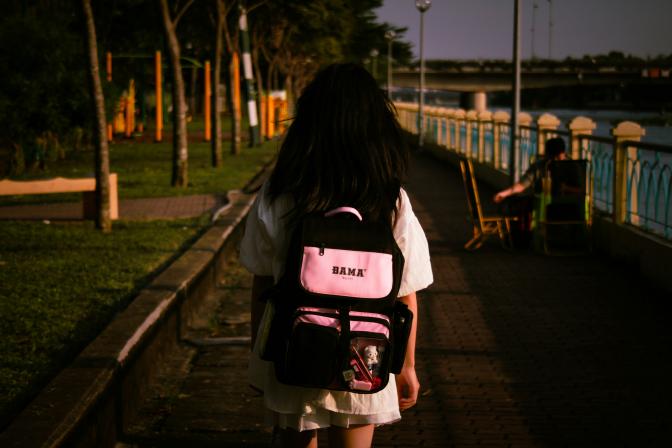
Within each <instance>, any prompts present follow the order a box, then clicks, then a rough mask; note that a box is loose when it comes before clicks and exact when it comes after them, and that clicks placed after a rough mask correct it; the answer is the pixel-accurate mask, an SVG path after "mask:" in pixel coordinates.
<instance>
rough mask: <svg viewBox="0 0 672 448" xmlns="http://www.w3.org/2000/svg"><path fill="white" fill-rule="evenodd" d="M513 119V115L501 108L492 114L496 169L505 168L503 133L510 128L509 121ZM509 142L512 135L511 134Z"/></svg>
mask: <svg viewBox="0 0 672 448" xmlns="http://www.w3.org/2000/svg"><path fill="white" fill-rule="evenodd" d="M510 120H511V115H509V113H508V112H504V111H503V110H499V111H497V112H495V113H494V114H493V115H492V121H493V123H494V124H493V126H494V129H493V134H494V139H493V143H492V163H493V165H494V166H495V169H497V170H499V169H502V168H503V164H502V134H503V133H504V131H505V130H506V129H507V128H508V125H509V121H510ZM509 142H511V140H510V136H509Z"/></svg>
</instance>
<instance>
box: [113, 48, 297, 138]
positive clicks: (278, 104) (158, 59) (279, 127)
mask: <svg viewBox="0 0 672 448" xmlns="http://www.w3.org/2000/svg"><path fill="white" fill-rule="evenodd" d="M113 59H135V60H138V59H140V60H142V59H153V71H154V73H153V77H152V78H153V84H154V98H151V97H150V98H148V92H149V90H150V89H149V88H148V85H150V84H151V81H149V79H150V78H149V77H148V76H145V69H146V67H145V66H146V65H147V64H144V65H142V70H141V73H140V74H139V77H140V78H141V81H140V83H139V85H138V83H136V77H138V74H127V78H128V84H127V87H125V88H124V90H123V91H122V92H121V93H120V94H119V95H118V97H117V98H108V101H114V102H115V107H114V109H113V112H112V114H111V121H110V122H109V123H108V125H107V138H108V141H110V142H111V141H113V139H114V138H115V136H123V137H124V138H133V137H134V136H142V135H143V134H144V132H145V130H146V129H147V127H148V126H147V124H148V121H149V117H148V116H147V114H146V111H147V110H148V109H151V108H153V109H154V114H153V118H154V120H153V121H154V141H155V142H157V143H158V142H161V141H163V130H164V117H165V114H166V112H167V104H166V100H165V99H164V94H163V92H164V76H163V70H164V66H163V60H162V55H161V52H160V51H156V52H155V54H154V55H153V56H150V55H118V56H113V55H112V53H111V52H107V53H106V58H105V61H106V64H105V67H106V80H107V82H108V83H110V84H111V83H112V82H113V76H112V69H113V64H112V63H113ZM182 59H183V60H184V61H185V62H187V63H188V64H189V65H191V67H193V68H196V69H198V70H203V73H202V75H201V79H202V80H203V108H202V113H203V121H204V128H203V140H204V141H206V142H209V141H211V139H212V118H213V117H212V94H213V92H212V91H213V80H212V70H211V64H210V61H209V60H206V61H204V63H203V64H201V63H200V62H198V61H197V60H194V59H191V58H182ZM232 59H233V62H234V71H233V76H234V90H233V92H231V97H232V103H233V104H232V106H233V110H234V111H238V113H239V114H240V112H241V111H242V109H241V105H242V104H241V103H242V99H241V91H240V88H241V79H240V58H239V57H238V54H237V53H234V54H233V56H232ZM215 88H217V86H215ZM157 105H159V107H157ZM249 107H252V106H250V105H249V102H248V108H249ZM258 107H259V109H260V117H261V120H260V121H261V134H262V135H263V137H264V138H265V139H268V140H270V139H273V138H275V137H277V136H279V135H282V133H283V132H284V131H285V130H286V128H287V121H288V110H289V107H288V103H287V99H286V94H285V92H284V91H273V92H270V93H266V92H262V94H261V95H260V98H259V104H258ZM190 112H191V115H192V116H193V115H194V111H190ZM252 113H253V114H256V108H255V111H253V112H252ZM248 114H249V113H248Z"/></svg>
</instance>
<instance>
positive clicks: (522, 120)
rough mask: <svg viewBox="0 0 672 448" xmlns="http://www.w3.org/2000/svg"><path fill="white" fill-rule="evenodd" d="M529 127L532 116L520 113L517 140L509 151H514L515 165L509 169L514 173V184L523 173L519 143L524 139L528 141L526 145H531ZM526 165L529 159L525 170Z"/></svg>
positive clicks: (514, 130)
mask: <svg viewBox="0 0 672 448" xmlns="http://www.w3.org/2000/svg"><path fill="white" fill-rule="evenodd" d="M530 126H532V115H530V114H528V113H527V112H520V113H519V114H518V134H517V136H516V137H517V138H516V140H515V142H516V145H515V146H516V147H515V148H511V151H514V154H515V160H516V164H515V165H514V166H512V167H511V172H513V173H514V178H515V179H516V182H518V180H519V179H520V175H521V173H522V172H523V164H522V161H523V158H522V157H521V146H522V145H521V143H522V141H523V138H526V139H527V141H528V145H530V144H532V141H531V139H530ZM512 131H513V132H516V129H513V130H512ZM527 164H529V159H528V160H527V163H526V165H525V169H527Z"/></svg>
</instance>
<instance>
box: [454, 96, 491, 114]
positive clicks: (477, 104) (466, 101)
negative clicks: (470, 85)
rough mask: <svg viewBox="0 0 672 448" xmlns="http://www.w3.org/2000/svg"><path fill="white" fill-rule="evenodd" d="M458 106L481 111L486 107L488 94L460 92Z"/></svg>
mask: <svg viewBox="0 0 672 448" xmlns="http://www.w3.org/2000/svg"><path fill="white" fill-rule="evenodd" d="M460 107H461V108H464V109H467V110H475V111H476V112H483V111H485V110H487V109H488V95H487V93H486V92H462V93H460Z"/></svg>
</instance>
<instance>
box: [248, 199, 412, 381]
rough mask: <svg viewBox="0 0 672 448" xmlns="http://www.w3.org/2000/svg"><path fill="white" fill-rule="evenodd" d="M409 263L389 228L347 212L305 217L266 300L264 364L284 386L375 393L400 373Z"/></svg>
mask: <svg viewBox="0 0 672 448" xmlns="http://www.w3.org/2000/svg"><path fill="white" fill-rule="evenodd" d="M403 266H404V258H403V255H402V254H401V251H400V250H399V247H398V246H397V244H396V242H395V240H394V236H393V233H392V228H391V225H390V223H385V222H376V221H367V220H365V219H363V218H362V216H361V214H360V213H359V212H358V211H357V210H356V209H354V208H350V207H341V208H338V209H335V210H332V211H330V212H327V213H312V214H309V215H307V216H306V217H304V218H303V219H302V220H301V221H300V222H299V224H298V226H297V228H296V230H295V231H294V234H293V236H292V239H291V242H290V246H289V250H288V255H287V263H286V267H285V273H284V275H283V277H282V278H281V280H280V281H279V282H278V284H277V285H275V286H274V287H273V288H272V289H271V290H269V291H268V293H267V294H266V295H265V298H266V299H267V300H268V303H267V306H266V311H267V312H270V313H272V318H271V319H270V325H269V327H268V328H266V329H262V331H261V332H260V335H261V340H260V343H261V344H262V345H261V347H262V359H265V360H267V361H272V362H273V363H274V366H275V373H276V377H277V378H278V380H279V381H280V382H282V383H285V384H290V385H295V386H305V387H316V388H326V389H333V390H342V391H350V392H356V393H374V392H378V391H380V390H382V389H383V388H384V387H385V386H386V385H387V383H388V380H389V374H390V373H399V371H400V370H401V367H402V365H403V362H404V357H405V353H406V344H407V341H408V336H409V332H410V328H411V322H412V319H413V315H412V313H411V312H410V310H409V309H408V307H406V305H404V304H403V303H402V302H400V301H397V300H396V298H397V293H398V291H399V286H400V283H401V273H402V271H403Z"/></svg>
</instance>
